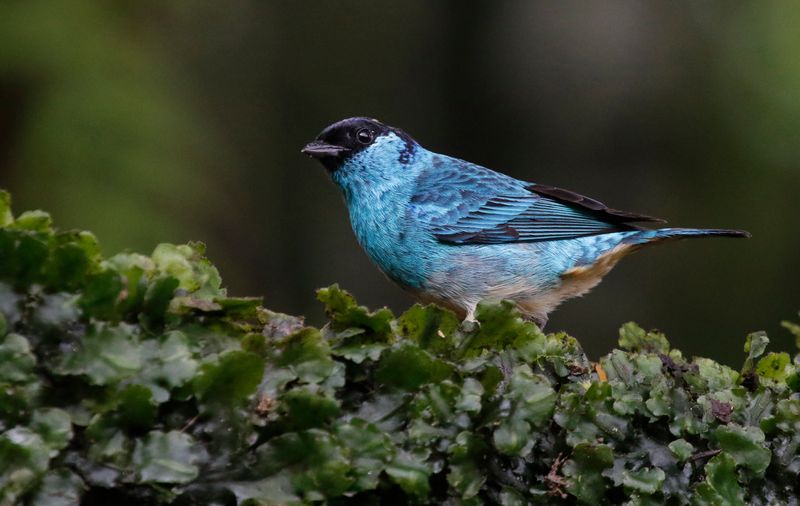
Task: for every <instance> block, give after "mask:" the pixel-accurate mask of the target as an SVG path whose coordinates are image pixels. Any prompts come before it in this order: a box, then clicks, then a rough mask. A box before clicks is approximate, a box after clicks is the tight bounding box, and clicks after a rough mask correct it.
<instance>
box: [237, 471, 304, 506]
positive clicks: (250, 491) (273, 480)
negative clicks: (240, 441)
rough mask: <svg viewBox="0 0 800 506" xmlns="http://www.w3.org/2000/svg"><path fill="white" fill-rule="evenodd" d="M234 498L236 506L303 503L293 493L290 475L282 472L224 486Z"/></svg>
mask: <svg viewBox="0 0 800 506" xmlns="http://www.w3.org/2000/svg"><path fill="white" fill-rule="evenodd" d="M225 485H226V486H227V488H229V489H230V490H231V492H233V493H234V495H235V496H236V500H237V504H242V505H247V506H249V505H250V504H251V503H249V502H246V501H248V500H253V501H255V503H254V504H253V506H255V505H259V506H260V505H285V506H294V505H297V506H300V505H302V504H304V503H303V501H302V500H301V499H300V497H299V496H297V495H296V494H295V493H294V486H293V485H292V483H291V474H290V473H288V472H283V473H279V474H276V475H274V476H270V477H269V478H264V479H262V480H256V481H239V482H229V483H226V484H225Z"/></svg>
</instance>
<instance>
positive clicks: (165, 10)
mask: <svg viewBox="0 0 800 506" xmlns="http://www.w3.org/2000/svg"><path fill="white" fill-rule="evenodd" d="M798 26H800V4H798V3H797V2H789V1H787V2H755V1H753V2H737V3H728V2H722V1H718V2H713V1H712V2H690V1H685V2H647V3H644V2H628V1H625V2H621V1H607V2H588V1H580V2H577V1H575V2H573V1H567V2H532V1H507V2H489V1H485V2H469V1H464V0H458V1H456V0H450V1H438V2H431V1H428V0H416V1H406V2H389V1H376V2H359V1H352V0H339V1H329V2H312V1H291V2H290V1H259V0H230V1H227V2H171V3H170V2H161V1H154V0H150V1H136V2H133V1H113V0H103V1H100V0H93V1H89V0H73V1H70V2H63V1H58V0H24V1H22V0H18V1H6V2H3V3H1V4H0V186H2V187H5V188H7V189H9V190H11V191H12V193H13V195H14V198H15V208H16V209H17V210H18V211H21V210H24V209H31V208H43V209H46V210H48V211H50V212H51V213H52V214H53V215H54V217H55V219H56V222H57V223H58V224H59V225H60V226H61V227H64V228H69V227H80V228H87V229H91V230H93V231H94V232H95V233H97V235H98V236H99V237H100V239H101V242H102V244H103V246H104V251H105V253H107V254H110V253H114V252H117V251H120V250H126V249H129V250H136V251H142V252H150V251H151V250H152V248H153V247H154V246H155V245H156V244H157V243H158V242H161V241H169V242H183V241H188V240H202V241H204V242H206V243H207V244H208V252H209V256H210V257H211V259H212V260H213V261H214V262H216V263H217V264H218V266H219V267H220V269H221V271H222V275H223V278H224V279H225V281H226V284H227V286H228V288H229V291H230V292H231V293H232V294H236V295H245V294H251V295H261V294H263V296H264V299H265V303H266V305H267V306H268V307H270V308H272V309H275V310H279V311H284V312H289V313H295V314H299V313H302V314H307V315H308V317H309V319H310V320H311V321H312V322H316V323H319V322H320V321H321V320H322V314H321V310H320V308H319V304H318V303H316V302H315V299H314V289H315V288H317V287H320V286H324V285H328V284H330V283H333V282H339V283H340V284H341V285H342V286H344V287H346V288H347V289H349V290H351V291H352V292H353V293H355V294H356V295H357V296H358V298H359V300H360V301H361V302H362V303H365V304H368V305H371V306H379V305H383V304H387V305H389V306H390V307H392V308H393V309H395V310H402V309H403V308H405V307H407V306H408V305H409V304H410V303H411V300H410V299H409V298H408V297H407V296H406V295H405V294H404V293H403V292H402V291H400V290H399V289H398V288H395V287H394V286H393V285H391V284H390V283H389V282H388V281H387V280H385V278H384V277H383V276H382V275H381V274H380V273H379V272H378V271H377V269H375V268H374V267H372V266H371V265H370V264H369V261H368V259H367V258H366V256H365V255H364V253H363V252H362V251H361V250H360V248H359V247H358V245H357V244H356V241H355V239H354V237H353V234H352V233H351V231H350V228H349V223H348V219H347V216H346V211H345V208H344V206H343V205H342V202H341V197H340V196H339V193H338V191H337V189H336V188H335V187H334V186H333V185H332V184H331V183H330V181H329V180H328V178H327V176H326V175H325V173H324V171H323V170H322V168H321V167H320V166H318V164H317V163H315V162H314V161H312V160H309V159H307V158H305V157H303V156H302V155H300V153H299V150H300V148H301V147H302V146H303V145H304V143H305V142H307V141H309V140H310V139H312V138H313V137H314V136H316V134H317V133H318V132H319V131H320V130H321V129H322V128H323V127H324V126H326V125H327V124H329V123H331V122H333V121H335V120H338V119H341V118H343V117H348V116H355V115H365V116H372V117H377V118H380V119H382V120H384V121H385V122H387V123H389V124H393V125H397V126H400V127H403V128H404V129H406V130H407V131H409V132H410V133H411V134H412V135H414V136H415V137H416V138H417V139H418V140H419V141H420V142H421V143H422V144H423V145H425V146H426V147H428V148H431V149H433V150H435V151H439V152H443V153H447V154H451V155H454V156H458V157H460V158H465V159H467V160H470V161H474V162H477V163H481V164H483V165H486V166H489V167H492V168H494V169H497V170H501V171H504V172H507V173H509V174H511V175H513V176H516V177H519V178H523V179H528V180H532V181H537V182H541V183H547V184H552V185H557V186H562V187H565V188H569V189H572V190H575V191H579V192H581V193H585V194H588V195H590V196H593V197H595V198H599V199H601V200H603V201H604V202H606V203H608V204H610V205H612V206H613V207H617V208H621V209H627V210H632V211H639V212H644V213H647V214H652V215H656V216H661V217H666V218H668V219H669V220H670V223H671V224H673V225H678V226H713V227H717V226H719V227H737V228H745V229H748V230H750V231H751V232H752V233H753V236H754V237H753V239H752V240H750V241H731V240H710V241H692V242H684V243H679V244H673V245H670V246H665V247H663V248H654V249H652V250H649V251H646V252H643V253H641V254H637V255H635V256H633V257H631V258H630V259H628V260H626V261H625V262H623V263H622V264H621V265H620V266H619V267H618V268H617V269H616V270H615V271H614V272H613V273H612V274H611V275H610V276H609V277H608V278H607V279H606V281H605V282H604V283H603V284H601V285H600V286H599V287H598V288H596V289H595V290H594V291H593V293H591V294H590V295H589V296H587V297H584V298H582V299H579V300H575V301H571V302H568V303H566V304H565V305H564V306H562V308H561V309H560V310H558V311H556V312H555V313H554V314H553V315H552V317H551V320H550V324H549V329H550V330H557V329H565V330H567V331H569V332H570V333H572V334H573V335H575V336H577V337H578V338H580V339H581V341H582V342H583V344H584V346H585V347H586V348H587V351H589V353H590V355H592V356H597V355H598V354H600V353H603V352H605V351H606V350H607V349H609V348H610V347H611V346H613V344H614V343H615V340H616V331H617V328H618V327H619V325H620V324H621V323H622V322H624V321H627V320H636V321H638V322H639V323H641V324H642V325H643V326H645V327H650V328H653V327H655V328H659V329H661V330H663V331H665V332H667V334H668V335H669V336H670V338H671V340H672V342H673V344H675V345H677V346H678V347H680V348H682V349H683V350H684V351H685V352H686V353H688V354H700V355H706V356H712V357H714V358H717V359H720V360H722V361H725V362H728V363H731V364H736V365H738V364H739V363H740V362H741V358H742V352H741V346H742V342H743V338H744V336H745V335H746V333H748V332H749V331H753V330H759V329H763V330H767V331H768V332H769V334H770V336H771V337H772V339H773V342H775V341H777V342H778V344H777V346H778V347H781V348H783V349H789V348H790V347H791V346H792V343H791V340H790V338H789V335H788V333H787V332H785V331H784V330H782V329H781V328H780V326H779V321H780V320H781V319H787V318H794V317H795V316H796V313H797V310H798V309H800V297H798V286H800V274H798V273H800V269H798V265H797V259H798V253H799V252H800V236H799V235H798V231H800V202H799V201H798V198H799V197H800V57H798V54H800V30H798V28H797V27H798Z"/></svg>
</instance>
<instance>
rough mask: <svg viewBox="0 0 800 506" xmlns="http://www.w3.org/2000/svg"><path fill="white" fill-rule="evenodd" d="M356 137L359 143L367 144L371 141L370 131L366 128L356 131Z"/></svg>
mask: <svg viewBox="0 0 800 506" xmlns="http://www.w3.org/2000/svg"><path fill="white" fill-rule="evenodd" d="M356 139H358V142H360V143H361V144H369V143H370V142H372V132H370V130H369V129H368V128H362V129H360V130H359V131H358V132H356Z"/></svg>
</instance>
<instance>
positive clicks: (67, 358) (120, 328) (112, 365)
mask: <svg viewBox="0 0 800 506" xmlns="http://www.w3.org/2000/svg"><path fill="white" fill-rule="evenodd" d="M141 368H142V354H141V346H140V345H139V337H138V329H137V328H136V327H133V326H131V325H128V324H124V323H122V324H119V325H106V324H101V323H96V324H94V325H92V326H91V327H90V328H89V330H88V331H87V333H86V335H85V336H84V337H83V339H81V340H80V341H79V342H78V343H77V345H76V346H75V347H74V348H73V351H71V352H69V353H67V354H66V355H64V357H63V359H62V361H61V365H60V372H61V374H72V375H85V376H87V377H88V378H89V379H90V381H91V382H92V383H93V384H95V385H107V384H110V383H115V382H117V381H120V380H122V379H125V378H128V377H130V376H133V375H134V374H136V373H137V372H138V371H139V370H141Z"/></svg>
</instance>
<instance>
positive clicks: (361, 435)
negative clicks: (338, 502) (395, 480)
mask: <svg viewBox="0 0 800 506" xmlns="http://www.w3.org/2000/svg"><path fill="white" fill-rule="evenodd" d="M335 434H336V436H337V437H338V438H339V440H340V441H341V442H342V444H343V445H344V446H345V447H346V448H347V449H348V454H349V456H350V462H351V463H352V465H353V470H352V474H353V476H354V477H355V483H354V484H353V485H352V488H353V489H354V490H373V489H375V488H376V487H377V486H378V483H379V477H380V472H381V470H383V469H385V468H386V466H387V464H389V463H390V462H391V461H392V460H393V459H394V455H395V448H394V446H393V445H392V442H391V439H389V436H388V435H387V434H385V433H383V432H382V431H381V430H380V429H378V428H377V427H376V426H375V425H373V424H371V423H368V422H366V421H364V420H360V419H358V418H356V419H353V420H352V421H351V422H349V423H343V424H340V425H337V426H336V432H335Z"/></svg>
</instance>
